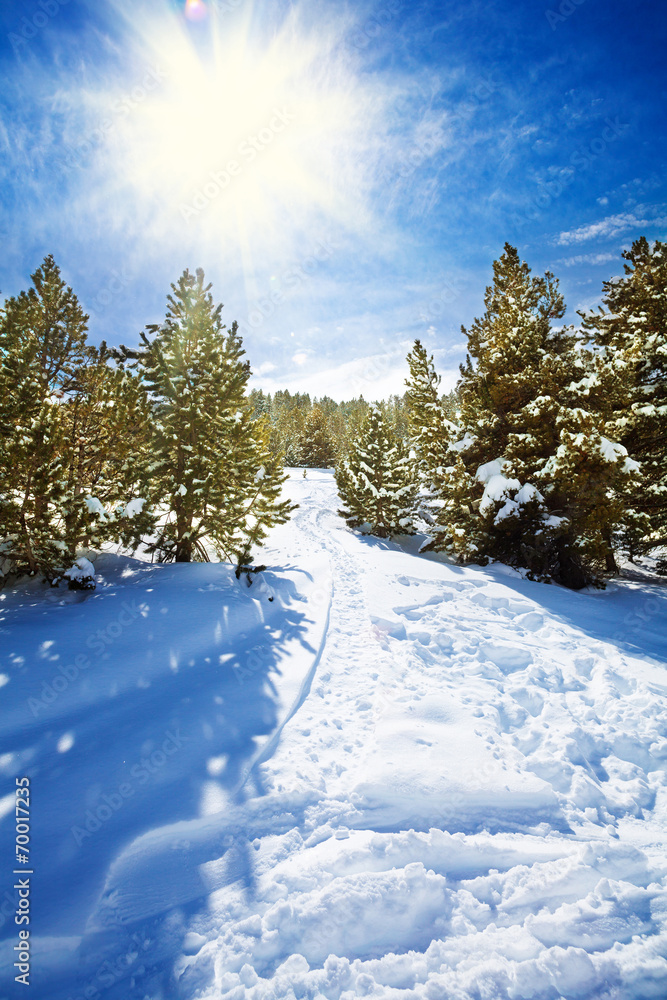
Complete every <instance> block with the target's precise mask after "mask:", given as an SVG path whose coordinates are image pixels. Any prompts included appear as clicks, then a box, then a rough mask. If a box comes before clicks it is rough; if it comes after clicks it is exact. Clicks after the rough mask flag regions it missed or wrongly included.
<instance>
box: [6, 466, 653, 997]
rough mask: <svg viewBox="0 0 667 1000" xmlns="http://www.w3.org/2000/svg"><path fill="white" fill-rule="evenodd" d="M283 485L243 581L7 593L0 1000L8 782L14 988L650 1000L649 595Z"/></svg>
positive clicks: (121, 570) (186, 572)
mask: <svg viewBox="0 0 667 1000" xmlns="http://www.w3.org/2000/svg"><path fill="white" fill-rule="evenodd" d="M488 471H489V473H490V476H489V480H488V481H489V482H490V481H491V475H500V474H501V470H500V469H498V470H494V471H493V472H492V470H490V469H489V470H488ZM286 489H287V493H288V494H289V496H290V497H292V498H293V499H294V500H295V501H296V502H298V503H299V504H300V506H299V508H298V510H296V511H295V513H294V516H293V519H292V521H291V522H289V523H288V524H285V525H281V526H279V527H278V528H275V529H274V530H273V531H272V533H271V536H270V538H269V539H268V542H267V545H266V547H265V549H264V550H263V551H262V552H261V553H260V554H259V556H260V558H259V560H258V561H261V562H262V563H265V564H266V565H267V570H266V571H265V572H264V573H262V574H260V575H259V576H257V577H256V578H255V580H254V582H253V583H252V586H250V587H248V586H247V585H246V583H245V581H244V580H243V579H241V580H240V581H239V580H236V578H235V576H234V573H233V572H232V571H231V570H230V568H229V567H227V566H224V565H217V564H206V565H203V564H197V565H182V564H181V565H170V566H164V565H154V564H151V563H149V562H145V561H142V560H141V559H138V558H127V557H124V556H121V555H117V554H113V553H105V554H102V555H100V556H98V557H97V558H96V560H95V567H94V571H95V575H96V579H97V589H96V590H95V591H93V592H91V591H65V590H63V589H62V588H60V589H58V590H53V591H51V590H49V589H48V588H45V587H44V586H43V585H41V584H38V583H36V582H32V583H28V584H21V585H20V586H17V587H16V588H15V589H14V590H7V589H5V591H2V592H0V685H2V695H1V696H0V699H1V700H0V769H1V772H0V773H1V774H2V789H1V790H0V816H1V817H2V818H1V819H0V838H1V840H0V858H2V859H3V866H4V867H3V868H2V869H0V870H1V871H2V877H3V881H4V885H2V886H0V896H1V897H2V898H1V901H0V937H1V938H2V941H1V942H0V977H1V978H0V997H7V998H9V997H12V998H13V997H15V996H18V995H21V993H20V991H21V990H22V989H23V987H22V986H20V985H17V984H15V982H14V976H15V969H14V968H13V962H14V961H15V957H14V952H13V947H14V945H15V944H16V941H17V928H16V926H15V925H14V921H13V912H14V908H15V897H14V893H13V890H12V888H11V887H12V885H13V879H14V876H13V874H12V868H13V864H14V861H13V858H14V832H15V831H14V788H15V778H16V777H17V776H22V775H28V776H29V777H30V782H31V786H30V787H31V796H32V801H31V823H32V830H31V845H30V847H31V862H32V864H33V866H34V875H33V876H32V886H33V890H32V911H31V924H30V928H31V954H32V960H31V985H30V989H29V990H28V991H26V992H25V995H27V996H31V997H33V998H49V1000H67V998H71V1000H82V998H89V1000H97V998H104V1000H114V998H122V1000H143V998H150V1000H172V998H173V1000H195V998H200V1000H221V998H224V1000H241V998H243V1000H282V998H289V1000H294V998H313V1000H322V998H326V1000H352V998H356V997H369V996H375V997H382V998H388V1000H399V998H400V1000H403V998H424V1000H449V998H455V1000H473V998H474V1000H492V998H535V1000H538V998H539V1000H557V998H559V997H564V998H568V1000H569V998H593V997H595V998H605V1000H640V998H644V997H646V998H649V997H651V998H663V1000H664V997H666V996H667V893H666V891H665V876H666V874H667V850H666V840H667V778H666V770H667V703H666V701H665V693H666V691H667V667H666V660H667V636H666V635H665V621H666V619H667V593H666V590H665V588H664V587H663V586H661V585H659V583H656V582H654V581H653V582H652V581H650V580H648V581H646V580H639V579H624V580H622V581H618V582H614V583H612V584H610V586H609V587H608V589H607V590H606V591H591V592H583V593H573V592H570V591H566V590H564V589H562V588H559V587H556V586H547V585H544V584H537V583H531V582H529V581H527V580H524V579H522V577H521V576H520V575H519V574H518V573H516V572H514V571H513V570H510V569H508V568H507V567H504V566H501V565H493V566H488V567H485V568H480V567H460V566H455V565H451V564H449V563H447V562H446V561H445V560H444V558H443V557H436V556H431V557H425V556H423V555H419V554H418V551H417V550H418V546H419V538H418V537H415V538H405V539H402V540H400V541H393V542H388V541H381V540H378V539H373V538H369V537H363V536H360V535H358V534H355V533H353V532H352V531H350V530H349V529H348V528H347V527H346V525H345V523H344V521H343V520H342V519H341V518H340V517H338V516H337V514H336V511H337V508H338V505H339V504H338V499H337V495H336V490H335V485H334V482H333V476H332V474H331V473H330V472H326V471H313V470H309V472H308V477H307V478H306V479H304V478H303V476H302V474H301V470H294V471H293V474H292V475H291V478H290V480H289V482H288V483H287V486H286ZM91 558H92V557H91Z"/></svg>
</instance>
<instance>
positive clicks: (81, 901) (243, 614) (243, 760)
mask: <svg viewBox="0 0 667 1000" xmlns="http://www.w3.org/2000/svg"><path fill="white" fill-rule="evenodd" d="M188 571H190V574H191V576H193V577H194V578H195V579H194V581H193V580H192V579H190V580H189V581H188ZM137 572H138V576H137V579H136V580H135V579H133V578H132V577H131V575H130V576H128V577H127V579H128V583H127V585H126V586H125V587H121V585H120V584H119V585H117V586H116V587H115V589H114V588H111V591H109V590H106V591H104V590H103V591H101V592H100V594H99V595H96V598H103V600H93V599H90V600H89V601H88V602H86V612H87V615H86V619H85V623H84V619H83V618H79V619H74V618H72V617H71V613H72V611H73V609H74V607H75V606H74V605H73V606H72V607H65V608H49V609H48V612H49V613H50V614H54V615H57V613H58V612H62V614H61V615H60V617H59V618H56V617H54V619H53V621H54V628H53V630H52V631H50V632H48V634H49V635H53V636H54V637H55V638H54V639H53V641H51V642H50V643H49V647H48V652H49V656H50V657H51V658H52V661H53V664H57V663H61V662H63V661H64V660H66V661H68V662H69V661H71V660H72V658H73V650H72V649H71V648H69V647H68V640H67V638H66V637H69V640H71V638H72V628H74V629H76V628H79V629H84V631H82V632H81V636H80V642H79V645H78V647H77V648H81V647H83V648H85V642H84V640H85V639H86V636H89V630H91V629H92V628H93V627H94V625H96V624H98V621H97V620H96V616H97V619H98V620H99V622H101V623H102V625H104V622H109V620H111V621H112V623H113V621H114V620H115V619H114V615H117V609H118V607H119V606H120V604H121V602H120V600H119V599H118V598H119V597H122V598H123V600H125V603H126V604H127V605H128V606H130V607H140V608H141V609H142V612H141V617H139V616H138V615H137V618H136V622H137V624H135V623H134V622H132V623H130V624H129V625H128V626H127V629H126V632H125V633H124V634H123V635H121V636H119V637H118V638H117V639H116V640H114V641H115V646H112V645H109V652H110V653H111V654H112V656H111V658H110V659H100V660H98V661H94V662H93V663H92V665H91V667H90V669H89V673H88V675H84V674H83V672H82V671H80V674H81V676H78V677H77V678H76V679H75V680H73V681H71V682H70V688H69V693H70V695H72V694H73V693H74V694H76V695H77V697H71V698H70V699H69V701H68V700H67V698H66V696H65V693H63V694H62V696H61V697H59V698H58V699H56V700H55V701H54V702H53V705H47V706H46V708H45V709H44V711H43V712H42V711H41V709H40V710H39V711H38V713H37V717H34V713H33V714H32V715H31V714H30V713H27V712H26V709H25V705H26V703H27V700H28V697H29V695H30V692H32V694H33V695H34V694H35V693H37V694H39V691H40V690H41V686H40V684H39V683H38V682H37V680H36V678H37V677H38V676H39V677H40V680H41V677H42V676H44V677H46V678H47V679H48V680H51V681H52V676H57V670H56V667H55V666H52V667H49V666H48V661H47V667H46V668H45V667H44V661H43V658H41V653H40V649H41V648H42V646H43V643H42V646H38V645H37V644H36V643H37V640H36V639H33V641H32V645H31V640H30V629H29V627H26V630H25V631H24V634H23V636H22V638H21V641H19V640H18V638H17V640H16V645H15V646H11V647H10V646H8V645H7V643H5V644H4V646H5V648H4V649H3V651H2V652H3V655H6V657H7V660H8V662H12V663H14V662H16V663H17V664H20V667H17V668H16V670H15V673H14V674H13V675H12V678H11V683H10V684H8V685H7V687H6V688H5V691H6V692H7V693H10V692H12V693H14V699H15V707H14V711H13V713H12V712H11V711H9V712H8V713H6V714H5V716H4V721H5V724H4V725H3V724H0V752H2V750H3V749H4V750H8V749H10V747H9V746H5V745H4V744H11V751H12V753H13V755H14V757H13V759H14V762H15V764H16V765H17V766H18V767H19V768H21V767H24V770H23V771H21V773H25V771H27V773H29V774H30V775H31V777H32V791H33V794H34V799H35V804H34V810H33V817H32V829H31V851H32V852H33V853H32V857H33V858H37V859H41V861H42V865H41V866H40V876H39V879H35V885H34V888H33V899H32V902H33V906H34V913H35V916H36V920H34V921H33V923H32V924H31V930H32V932H33V934H34V935H35V936H47V935H48V936H55V935H57V936H64V935H70V934H71V935H76V934H80V933H81V932H82V931H83V930H84V925H85V922H86V919H87V917H88V916H89V915H90V913H91V911H93V910H94V908H95V906H96V901H97V900H99V898H100V894H101V893H102V891H103V888H104V886H105V883H108V882H109V872H111V873H112V875H113V872H114V870H115V869H114V866H116V868H117V869H118V871H120V875H119V878H118V880H119V885H120V889H117V890H116V891H117V892H118V893H119V898H120V897H122V894H123V892H125V893H126V896H127V898H126V900H125V906H126V909H125V910H124V911H123V910H122V907H121V911H120V917H119V928H118V929H120V926H121V925H122V926H123V927H125V926H126V925H127V926H128V927H129V926H130V925H132V924H133V920H132V916H133V906H135V903H134V902H133V901H132V898H131V892H132V883H134V884H136V887H137V893H139V890H140V889H142V885H143V892H144V896H150V895H151V893H152V892H153V890H154V889H155V892H156V897H155V900H153V901H152V902H151V901H149V903H148V904H146V905H147V907H148V909H149V910H150V908H151V906H152V907H153V913H154V914H155V915H157V913H159V912H161V911H160V892H162V894H163V897H164V903H165V906H164V908H163V911H162V912H164V911H166V910H168V909H170V905H171V899H172V890H174V892H173V895H174V897H175V899H176V901H177V902H179V886H180V883H179V878H180V879H181V880H184V879H187V878H189V877H190V870H191V868H192V866H193V865H195V867H196V866H197V865H200V864H202V863H209V862H210V863H211V870H210V871H209V872H208V874H207V878H208V880H209V881H208V883H207V884H204V885H203V891H202V893H200V894H199V896H198V895H197V893H196V891H195V893H194V896H192V898H190V899H188V898H187V897H188V893H189V892H190V889H189V888H183V887H181V888H182V891H181V897H182V899H181V900H180V901H181V902H182V910H183V913H185V912H187V911H193V910H195V909H196V908H197V906H199V905H201V904H200V903H199V902H198V899H199V898H200V897H201V896H202V895H203V894H204V893H205V892H208V893H210V892H211V891H212V890H213V888H214V887H215V884H216V878H217V879H218V880H219V881H220V883H221V884H226V883H229V882H231V881H237V882H239V883H240V884H241V885H243V886H245V887H246V888H247V889H248V890H249V891H252V887H253V883H254V858H255V856H256V852H255V850H254V848H253V847H252V844H251V841H252V839H253V835H252V834H249V835H248V836H246V835H244V830H243V820H242V818H241V819H239V820H238V821H237V829H236V830H235V832H234V833H233V836H232V841H233V843H232V844H231V845H230V844H229V843H227V842H226V841H225V840H224V826H225V815H226V813H229V811H230V809H231V812H232V813H233V812H234V809H236V810H237V812H238V810H239V809H241V810H243V808H244V802H245V801H246V799H248V798H249V796H250V793H251V791H252V793H253V795H254V796H255V797H256V796H260V797H261V796H263V794H264V791H265V790H264V789H263V787H262V784H261V778H260V776H259V773H258V769H257V768H256V767H255V768H254V769H252V771H251V765H252V763H253V759H254V758H256V756H257V754H258V752H259V741H261V740H262V739H269V738H270V735H271V734H272V733H274V732H275V731H276V728H277V726H278V723H279V721H280V720H279V718H278V716H279V712H282V713H283V714H284V712H285V711H286V709H287V707H288V706H280V704H279V699H278V693H277V690H276V685H275V683H274V679H275V678H276V677H277V675H278V674H279V673H280V662H281V658H282V656H283V655H284V652H285V649H286V646H287V644H288V643H294V642H295V641H296V643H297V644H298V646H300V647H301V648H304V649H305V650H306V652H307V653H308V656H309V657H310V656H312V657H314V656H315V654H316V650H315V649H313V648H312V647H311V646H310V644H309V643H308V641H307V638H306V633H307V628H308V624H309V618H308V616H307V611H308V608H307V605H306V604H305V603H304V599H303V597H301V595H300V594H298V592H297V589H296V587H295V585H294V584H293V583H292V582H291V580H289V579H286V578H285V577H283V576H281V575H280V574H279V573H278V572H272V571H270V570H267V571H266V572H265V573H264V574H262V576H261V577H259V578H257V581H256V582H255V583H254V584H253V586H252V587H250V588H246V587H245V584H243V583H239V582H238V581H235V580H234V579H233V574H231V573H230V571H229V567H224V566H223V567H221V566H219V565H218V566H215V565H204V566H201V565H199V566H197V567H173V566H171V567H151V571H150V573H146V574H144V573H143V571H141V572H140V571H137ZM193 582H194V583H195V584H196V586H194V587H193ZM183 583H187V584H188V586H189V588H190V590H189V592H188V591H187V588H184V587H183ZM109 598H113V599H114V603H113V604H112V603H109ZM186 598H187V599H186ZM105 601H106V604H105ZM188 602H189V603H188ZM212 608H213V609H215V613H216V618H215V621H211V620H210V619H211V609H212ZM91 609H93V610H92V612H91ZM32 613H33V614H34V612H32ZM68 615H69V618H68V617H67V616H68ZM32 620H34V619H32ZM202 622H204V623H205V625H206V628H207V629H208V632H207V637H206V641H203V640H202V641H200V639H201V628H202ZM56 623H57V627H56ZM28 625H29V622H28ZM106 627H107V630H108V625H107V626H106ZM18 631H20V630H18ZM18 631H17V632H16V633H15V635H17V636H18ZM112 631H113V630H112ZM209 633H210V635H209ZM90 634H94V633H93V632H90ZM44 635H45V633H44V632H43V631H41V630H40V633H39V637H40V640H43V639H44ZM3 638H5V637H3ZM10 638H11V634H10ZM70 645H71V643H70ZM75 646H76V644H75ZM190 652H191V653H192V655H189V653H190ZM213 653H214V654H215V655H214V656H213V655H212V654H213ZM205 654H206V655H205ZM59 655H60V656H61V659H60V660H58V656H59ZM21 661H23V662H22V663H21ZM158 661H159V662H158ZM45 669H46V673H44V670H45ZM39 671H41V673H39ZM94 671H97V673H96V675H95V678H94V679H93V673H94ZM91 684H92V685H93V686H92V687H91ZM94 684H97V685H98V687H99V690H100V691H102V695H103V696H102V697H100V698H98V699H97V700H95V699H94V697H93V693H94V691H93V688H94ZM91 692H93V693H91ZM3 694H4V692H3ZM79 695H81V696H80V697H79ZM84 695H85V696H84ZM15 770H16V768H14V770H12V772H11V777H10V778H9V780H8V776H7V775H6V774H5V775H3V780H2V782H1V783H0V797H2V796H3V795H8V794H9V793H10V792H11V793H12V794H13V788H14V773H15ZM246 779H247V781H246ZM248 786H250V787H248ZM238 815H239V816H241V817H242V813H239V814H238ZM207 817H210V822H208V820H207ZM10 820H11V822H10ZM13 820H14V817H13V812H12V815H11V817H5V818H4V820H3V821H2V823H0V851H2V853H3V856H5V857H9V856H10V855H13V853H14V846H13V836H14V833H15V831H14V829H13V826H14V822H13ZM207 822H208V826H207ZM216 822H217V824H218V827H220V831H221V834H220V836H221V837H222V839H220V838H218V840H216V837H217V836H218V834H217V832H216V829H215V827H216ZM295 822H296V820H295V819H294V817H292V818H291V824H292V825H294V823H295ZM193 823H194V827H193V829H194V830H195V834H196V836H194V838H193V841H192V844H191V849H190V848H189V847H188V846H187V840H188V833H187V829H186V828H188V827H190V826H192V825H193ZM197 824H199V825H200V826H201V825H202V824H203V827H202V830H203V832H202V830H199V829H198V827H197ZM181 827H182V828H183V831H184V832H183V834H182V836H181V835H180V834H179V830H180V829H181ZM161 830H166V831H167V839H166V840H164V838H163V839H160V838H159V836H158V834H159V832H160V831H161ZM169 831H172V832H173V833H174V835H173V836H171V833H170V832H169ZM154 834H155V836H156V837H157V839H156V842H155V845H154V847H155V849H154V850H152V851H151V849H150V846H151V845H150V843H149V842H148V841H147V842H146V843H147V845H148V849H147V850H146V851H145V852H144V853H145V857H143V858H142V859H140V862H138V863H137V870H136V872H134V871H133V870H132V869H131V864H130V870H129V875H127V873H125V872H124V870H121V869H122V864H121V863H120V862H118V859H119V858H121V861H122V858H123V855H124V852H125V854H127V853H128V848H129V850H130V853H131V852H132V851H134V850H135V844H139V847H141V844H142V840H141V839H140V838H142V837H145V838H150V837H151V836H152V835H154ZM197 836H199V837H200V839H201V844H200V845H199V847H197V839H196V838H197ZM172 841H173V843H172ZM181 841H182V842H181ZM130 845H132V847H130ZM211 845H213V847H211ZM230 846H231V851H230ZM5 848H6V852H5ZM138 850H139V848H137V851H138ZM178 851H180V852H181V855H182V859H183V861H182V863H181V868H180V869H178V867H177V866H176V867H175V868H173V867H170V864H171V862H172V860H173V859H175V858H176V855H177V854H178ZM135 853H136V852H135ZM139 853H141V852H140V851H139ZM152 856H154V857H155V859H156V860H155V863H154V864H153V863H152V862H151V861H150V859H151V857H152ZM216 856H220V857H224V858H225V864H226V870H225V871H224V872H221V873H220V874H219V875H218V874H216V870H215V862H216ZM198 858H199V860H197V859H198ZM47 859H48V864H46V862H47ZM130 860H131V863H132V864H134V861H133V860H132V859H130ZM119 865H120V867H119ZM142 865H143V867H142ZM126 866H127V865H126ZM193 870H194V869H193ZM179 872H180V874H179ZM126 876H127V877H126ZM170 880H171V881H172V883H173V884H171V885H170ZM112 882H113V879H112ZM144 882H145V884H143V883H144ZM184 884H185V883H184ZM137 898H138V897H137ZM136 906H137V913H138V921H139V923H140V924H141V925H142V926H144V925H145V924H146V919H145V918H146V916H148V913H144V911H143V910H142V904H141V903H137V904H136ZM108 909H109V908H108V907H107V911H108ZM144 909H146V907H144ZM137 926H139V924H137ZM100 929H101V928H98V930H100ZM5 931H7V933H8V934H10V935H11V936H13V932H12V931H11V926H10V924H9V922H7V923H6V924H5V927H4V928H3V930H1V931H0V935H2V936H3V937H4V936H6V935H5V933H4V932H5ZM103 936H104V935H103ZM93 937H95V935H93ZM127 942H128V934H127V933H126V932H125V931H123V932H122V933H120V936H118V934H117V933H116V931H114V930H112V931H111V937H110V944H111V951H112V952H113V953H114V954H115V953H116V952H118V954H119V955H122V954H125V953H126V952H127ZM89 944H90V946H91V947H92V950H93V953H94V951H95V948H97V944H95V942H94V941H93V942H89ZM119 948H120V950H119ZM123 949H125V951H123ZM106 951H107V949H105V948H102V950H101V952H100V956H102V955H104V954H106ZM85 952H86V947H84V949H83V951H82V955H84V954H85ZM146 957H147V956H146ZM153 957H154V958H155V960H157V961H162V960H161V959H159V955H157V953H155V954H154V955H153ZM168 958H173V952H172V954H171V955H170V956H167V955H165V956H163V959H164V961H167V959H168ZM102 960H104V961H106V960H107V959H106V958H104V959H102V958H100V961H102ZM93 964H94V963H93ZM83 966H84V967H85V971H84V969H83V968H82V971H84V980H85V975H89V973H90V969H91V968H92V965H91V961H90V954H89V957H88V958H87V959H86V960H85V961H84V962H83ZM61 971H62V981H61V983H60V985H61V986H62V993H63V996H66V995H68V993H69V992H71V989H72V985H73V981H74V975H73V973H74V970H73V969H69V970H68V971H67V970H65V969H62V970H61ZM136 971H137V970H136V969H135V970H134V974H135V975H136ZM35 972H36V976H37V979H38V978H39V972H38V970H37V969H36V970H35ZM127 974H128V975H132V974H133V973H132V971H131V970H130V971H129V972H128V973H127ZM49 975H50V977H51V978H50V979H49V995H50V996H52V997H54V998H55V997H57V996H59V995H60V992H59V983H58V982H57V981H56V980H57V979H58V977H56V979H54V978H53V975H54V974H53V970H51V972H50V973H49ZM111 978H113V976H112V975H111V974H109V976H107V980H108V982H109V983H110V985H109V986H108V990H107V991H105V990H103V989H102V985H101V982H97V981H91V983H92V985H94V986H95V988H96V989H98V990H99V992H100V993H104V992H107V995H108V996H109V997H111V996H113V995H114V993H113V991H114V989H115V988H116V987H115V985H114V983H115V982H116V979H117V981H118V989H119V990H120V994H119V995H124V994H123V989H124V988H125V987H126V986H127V983H126V982H125V980H126V976H125V975H123V976H120V974H119V975H118V976H117V977H116V979H114V983H111ZM121 980H122V981H123V982H125V987H123V985H122V982H121ZM86 982H87V980H86ZM36 985H37V986H39V983H38V982H36ZM89 985H91V984H89ZM142 995H143V993H142Z"/></svg>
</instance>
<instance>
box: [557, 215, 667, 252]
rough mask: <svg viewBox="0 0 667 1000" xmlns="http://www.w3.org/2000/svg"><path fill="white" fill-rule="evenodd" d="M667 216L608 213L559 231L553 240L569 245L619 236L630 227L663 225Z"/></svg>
mask: <svg viewBox="0 0 667 1000" xmlns="http://www.w3.org/2000/svg"><path fill="white" fill-rule="evenodd" d="M665 223H667V218H654V219H646V218H640V217H638V216H637V215H634V214H633V213H632V212H621V213H619V214H618V215H608V216H607V218H606V219H600V221H599V222H591V223H589V224H588V225H587V226H579V228H578V229H572V230H571V231H570V232H564V233H561V234H560V235H559V236H558V237H557V238H556V240H555V242H556V243H557V244H559V245H560V246H570V245H571V244H573V243H586V242H587V241H588V240H595V239H603V238H609V237H613V236H619V235H620V234H621V233H627V232H628V231H629V230H631V229H645V228H646V227H648V226H664V225H665Z"/></svg>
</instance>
